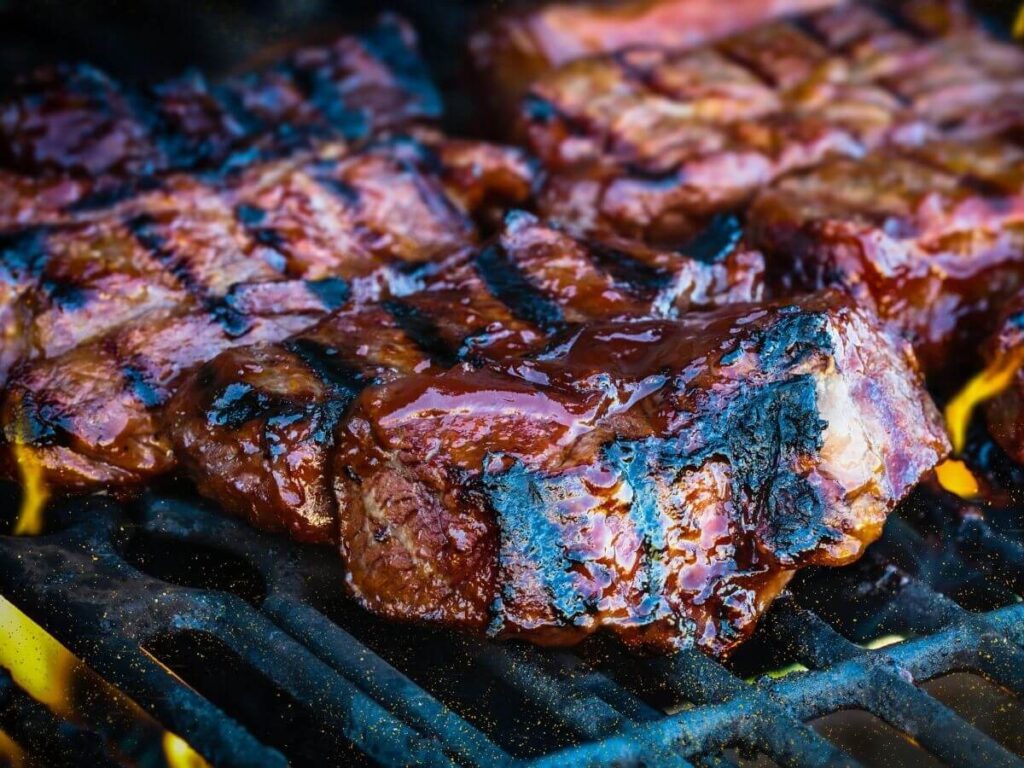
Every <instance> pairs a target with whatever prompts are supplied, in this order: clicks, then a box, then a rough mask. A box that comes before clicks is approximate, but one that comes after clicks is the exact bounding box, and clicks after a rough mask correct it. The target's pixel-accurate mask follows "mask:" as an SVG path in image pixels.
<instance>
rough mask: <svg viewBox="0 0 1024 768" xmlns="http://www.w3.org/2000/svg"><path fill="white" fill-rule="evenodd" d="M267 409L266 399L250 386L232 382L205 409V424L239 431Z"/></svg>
mask: <svg viewBox="0 0 1024 768" xmlns="http://www.w3.org/2000/svg"><path fill="white" fill-rule="evenodd" d="M268 407H269V401H268V398H267V397H266V396H265V395H264V394H263V393H261V392H257V391H256V390H255V389H254V388H253V387H252V386H251V385H250V384H246V383H244V382H237V381H236V382H232V383H230V384H228V385H227V386H226V387H224V388H223V389H222V390H221V392H220V394H218V395H217V396H216V397H214V398H213V399H212V400H211V402H210V406H209V407H208V408H207V409H206V422H207V423H208V424H209V425H210V426H212V427H224V428H226V429H230V430H235V429H240V428H241V427H242V426H244V425H245V424H246V423H247V422H249V421H252V420H253V419H255V418H257V417H259V416H260V415H261V414H262V413H263V412H264V411H265V410H266V409H267V408H268Z"/></svg>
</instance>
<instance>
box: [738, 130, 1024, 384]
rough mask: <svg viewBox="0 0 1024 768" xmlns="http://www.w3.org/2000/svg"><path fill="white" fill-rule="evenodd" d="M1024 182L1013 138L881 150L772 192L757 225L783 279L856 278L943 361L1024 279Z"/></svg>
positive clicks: (902, 329)
mask: <svg viewBox="0 0 1024 768" xmlns="http://www.w3.org/2000/svg"><path fill="white" fill-rule="evenodd" d="M1022 193H1024V152H1022V151H1021V150H1019V149H1017V148H1015V147H1012V146H1009V145H1005V144H997V143H981V142H975V143H972V144H970V145H961V144H957V143H951V142H941V143H936V144H928V145H924V146H921V147H917V148H915V149H913V150H907V151H878V152H875V153H872V154H870V155H869V156H867V157H866V158H864V159H862V160H856V161H855V160H847V159H834V160H830V161H828V162H826V163H823V164H822V165H821V166H819V167H818V168H815V169H814V170H812V171H809V172H807V173H804V174H799V175H795V176H791V177H789V178H786V179H784V180H781V181H780V182H778V183H777V184H776V185H774V186H773V187H772V188H770V189H768V190H766V191H764V192H762V193H761V194H759V195H758V197H757V198H756V200H755V201H754V203H753V205H752V206H751V208H750V210H749V212H748V224H749V227H748V234H749V236H750V237H751V238H752V240H753V242H754V243H755V244H756V245H758V246H759V247H761V248H763V249H764V250H765V251H766V252H767V253H768V254H769V258H770V263H771V265H772V271H773V272H774V280H775V282H776V283H777V285H778V286H779V287H780V288H781V289H782V290H784V291H791V290H806V289H811V290H813V289H815V288H819V287H821V286H823V285H829V284H841V285H844V286H846V287H847V288H848V289H849V290H850V291H851V292H852V293H853V295H854V296H856V297H857V300H858V301H860V302H861V303H862V304H865V305H867V306H872V307H874V308H875V310H876V311H877V312H878V315H879V316H880V317H881V318H882V320H883V321H885V322H886V323H888V324H889V325H890V326H891V327H892V328H893V330H894V331H895V332H898V333H902V334H903V335H904V336H905V337H906V338H907V339H908V340H910V341H911V343H912V344H913V346H914V349H915V351H916V352H917V354H918V357H919V359H920V360H921V362H922V364H923V365H924V367H925V368H926V369H927V370H929V371H938V370H940V369H941V368H943V367H944V366H946V365H948V364H949V363H950V362H952V361H955V360H957V359H958V355H960V354H961V353H962V351H963V350H968V349H970V348H971V346H972V345H976V344H978V343H980V341H981V340H982V339H983V338H984V335H985V333H986V330H987V329H990V328H991V327H992V323H993V322H994V315H995V313H996V312H997V310H998V309H999V307H1000V306H1001V305H1002V304H1003V303H1004V302H1005V301H1006V300H1007V299H1008V298H1009V297H1010V296H1012V295H1014V294H1015V292H1016V291H1017V289H1018V287H1019V286H1020V285H1021V284H1022V282H1024V196H1022ZM954 364H955V363H954Z"/></svg>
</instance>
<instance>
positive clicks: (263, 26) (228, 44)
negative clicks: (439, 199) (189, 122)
mask: <svg viewBox="0 0 1024 768" xmlns="http://www.w3.org/2000/svg"><path fill="white" fill-rule="evenodd" d="M505 4H507V0H489V1H487V0H485V1H484V2H474V0H425V1H421V2H417V0H384V1H383V2H382V1H381V0H362V1H361V2H346V1H345V0H249V1H248V2H246V1H245V0H221V1H220V2H215V1H213V0H177V1H175V0H75V1H73V2H60V0H0V93H2V91H3V90H4V89H5V87H6V86H7V85H8V84H9V83H10V81H11V80H12V79H13V78H14V77H15V76H16V75H18V74H19V73H22V72H26V71H28V70H30V69H32V68H33V67H35V66H38V65H42V64H52V63H55V62H59V61H70V62H76V61H87V62H89V63H90V64H93V65H95V66H98V67H99V68H101V69H103V70H106V71H107V72H109V73H110V74H112V75H114V76H115V77H117V78H118V79H122V80H126V81H133V80H154V79H159V78H163V77H167V76H171V75H176V74H178V73H180V72H181V71H182V70H184V69H187V68H189V67H196V68H199V69H202V70H203V71H204V72H205V73H206V74H208V75H211V76H213V77H216V76H218V75H223V74H225V73H228V72H231V71H232V70H237V69H244V68H245V67H246V66H247V64H250V63H252V62H253V59H254V58H256V59H257V60H258V59H262V58H269V57H270V56H272V55H273V54H274V53H275V51H276V52H280V51H281V50H282V49H285V48H287V47H289V46H291V45H294V44H296V43H299V42H315V41H319V40H324V39H327V38H330V37H331V36H332V35H333V34H337V33H339V32H341V31H344V30H346V29H353V28H358V27H359V26H360V25H365V24H366V23H368V22H369V21H370V20H372V19H373V18H375V17H376V16H377V15H378V14H380V13H381V12H383V11H386V10H393V11H396V12H398V13H400V14H402V15H404V16H406V17H407V18H409V19H410V20H411V21H412V22H413V24H414V26H415V27H416V29H417V31H418V32H419V34H420V42H421V47H422V49H423V50H424V55H425V57H426V58H427V60H428V62H429V64H430V67H431V69H432V70H433V72H434V75H435V77H436V78H437V79H438V82H439V83H440V84H441V86H442V89H443V90H446V91H449V92H452V91H453V90H455V86H457V85H458V84H459V81H460V79H461V76H462V75H463V73H464V70H465V66H464V64H465V60H464V53H463V52H464V49H465V46H464V41H465V35H466V34H467V31H468V29H469V27H470V25H471V23H472V20H473V19H474V18H475V17H476V15H477V14H478V13H480V12H481V11H483V10H487V9H493V8H495V7H499V6H503V5H505Z"/></svg>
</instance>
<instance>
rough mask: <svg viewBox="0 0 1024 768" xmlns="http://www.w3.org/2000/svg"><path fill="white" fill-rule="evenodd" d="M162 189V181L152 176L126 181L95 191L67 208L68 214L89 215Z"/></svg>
mask: <svg viewBox="0 0 1024 768" xmlns="http://www.w3.org/2000/svg"><path fill="white" fill-rule="evenodd" d="M159 188H160V181H159V179H156V178H154V177H152V176H145V177H143V178H141V179H137V180H133V181H126V182H123V183H120V184H116V185H114V186H112V187H107V188H105V189H99V190H94V191H92V192H89V193H88V194H87V195H83V196H82V197H80V198H79V199H78V200H75V201H74V202H73V203H71V204H69V205H68V206H66V207H65V209H64V210H65V211H67V212H68V213H89V212H91V211H98V210H102V209H103V208H110V207H113V206H115V205H117V204H118V203H123V202H124V201H125V200H127V199H129V198H130V197H133V196H134V195H136V194H140V193H142V192H150V191H152V190H154V189H159Z"/></svg>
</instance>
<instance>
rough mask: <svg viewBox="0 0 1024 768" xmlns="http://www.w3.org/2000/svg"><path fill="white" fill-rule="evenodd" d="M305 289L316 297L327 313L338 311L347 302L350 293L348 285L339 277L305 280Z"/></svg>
mask: <svg viewBox="0 0 1024 768" xmlns="http://www.w3.org/2000/svg"><path fill="white" fill-rule="evenodd" d="M306 288H308V289H309V291H310V292H311V293H312V294H313V295H314V296H316V297H317V298H318V299H319V300H320V303H321V304H323V307H324V309H325V310H327V311H328V312H332V311H334V310H335V309H338V308H339V307H341V306H342V305H344V304H345V302H346V301H348V297H349V295H351V293H352V291H351V288H350V287H349V284H348V283H347V282H345V280H343V279H342V278H340V277H325V278H322V279H320V280H306Z"/></svg>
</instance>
